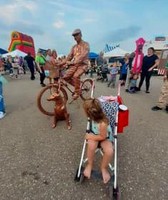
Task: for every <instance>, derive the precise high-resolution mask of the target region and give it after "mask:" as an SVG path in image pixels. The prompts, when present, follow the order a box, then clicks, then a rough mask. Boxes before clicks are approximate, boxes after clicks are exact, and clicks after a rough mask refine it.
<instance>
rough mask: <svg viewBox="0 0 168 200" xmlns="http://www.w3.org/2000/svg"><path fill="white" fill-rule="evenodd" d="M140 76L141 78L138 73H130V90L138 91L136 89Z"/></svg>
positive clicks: (132, 91) (131, 91)
mask: <svg viewBox="0 0 168 200" xmlns="http://www.w3.org/2000/svg"><path fill="white" fill-rule="evenodd" d="M138 78H139V77H138V74H131V75H130V85H129V89H128V92H130V93H135V92H136V91H137V90H136V83H137V80H138Z"/></svg>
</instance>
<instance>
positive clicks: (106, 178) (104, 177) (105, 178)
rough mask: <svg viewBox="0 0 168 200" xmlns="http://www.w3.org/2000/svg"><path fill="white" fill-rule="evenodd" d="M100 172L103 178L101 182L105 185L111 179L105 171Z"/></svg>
mask: <svg viewBox="0 0 168 200" xmlns="http://www.w3.org/2000/svg"><path fill="white" fill-rule="evenodd" d="M101 171H102V176H103V182H104V183H105V184H106V183H108V182H109V180H110V179H111V176H110V174H109V172H108V170H107V169H102V170H101Z"/></svg>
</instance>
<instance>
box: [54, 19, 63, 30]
mask: <svg viewBox="0 0 168 200" xmlns="http://www.w3.org/2000/svg"><path fill="white" fill-rule="evenodd" d="M64 25H65V23H64V21H62V20H57V21H56V22H54V23H53V26H54V27H55V28H57V29H61V28H63V27H64Z"/></svg>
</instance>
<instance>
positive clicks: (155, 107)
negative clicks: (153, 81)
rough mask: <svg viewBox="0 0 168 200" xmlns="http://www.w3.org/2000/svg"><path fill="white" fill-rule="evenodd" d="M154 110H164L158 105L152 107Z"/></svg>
mask: <svg viewBox="0 0 168 200" xmlns="http://www.w3.org/2000/svg"><path fill="white" fill-rule="evenodd" d="M151 109H152V110H153V111H158V110H162V108H160V107H158V106H154V107H152V108H151Z"/></svg>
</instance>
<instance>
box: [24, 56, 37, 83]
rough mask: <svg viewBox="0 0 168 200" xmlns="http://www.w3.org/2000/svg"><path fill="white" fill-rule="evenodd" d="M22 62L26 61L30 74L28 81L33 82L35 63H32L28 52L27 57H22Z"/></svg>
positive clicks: (32, 60)
mask: <svg viewBox="0 0 168 200" xmlns="http://www.w3.org/2000/svg"><path fill="white" fill-rule="evenodd" d="M24 60H25V61H26V63H27V66H28V68H29V69H30V73H31V76H30V79H31V80H34V79H35V75H34V69H35V61H34V58H33V57H32V56H31V53H30V52H29V53H28V54H27V56H25V57H24Z"/></svg>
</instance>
